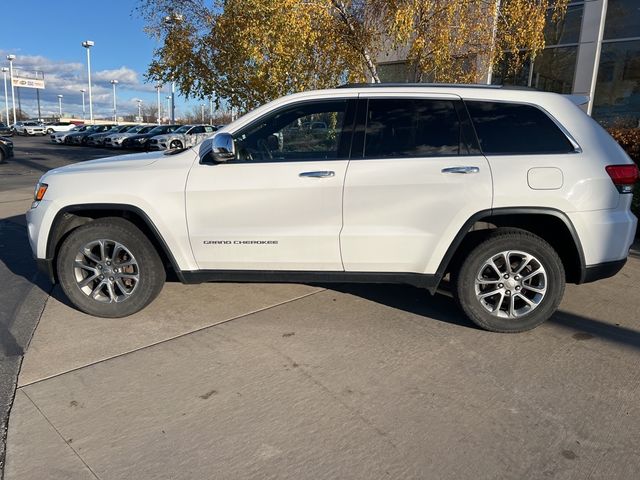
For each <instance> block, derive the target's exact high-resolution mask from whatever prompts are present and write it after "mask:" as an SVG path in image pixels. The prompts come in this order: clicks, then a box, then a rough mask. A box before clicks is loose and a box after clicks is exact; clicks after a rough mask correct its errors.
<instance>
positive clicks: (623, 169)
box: [606, 165, 640, 193]
mask: <svg viewBox="0 0 640 480" xmlns="http://www.w3.org/2000/svg"><path fill="white" fill-rule="evenodd" d="M606 169H607V173H608V174H609V176H610V177H611V180H612V181H613V184H614V185H615V186H616V188H617V189H618V191H619V192H620V193H632V192H633V185H634V184H635V183H636V182H637V181H638V179H639V178H640V173H639V172H638V166H637V165H608V166H607V167H606Z"/></svg>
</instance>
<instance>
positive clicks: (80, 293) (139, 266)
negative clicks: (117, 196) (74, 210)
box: [56, 218, 165, 318]
mask: <svg viewBox="0 0 640 480" xmlns="http://www.w3.org/2000/svg"><path fill="white" fill-rule="evenodd" d="M56 265H57V273H58V278H59V280H60V285H61V286H62V289H63V291H64V293H65V294H66V295H67V297H68V298H69V300H71V302H72V303H73V304H74V305H75V306H76V307H78V309H80V310H82V311H83V312H85V313H88V314H90V315H95V316H97V317H107V318H115V317H125V316H127V315H131V314H133V313H135V312H137V311H139V310H141V309H143V308H144V307H146V306H147V305H148V304H149V303H151V302H152V301H153V299H154V298H155V297H156V296H157V295H158V294H159V293H160V290H162V286H163V284H164V280H165V270H164V267H163V264H162V261H161V259H160V257H159V256H158V253H157V252H156V250H155V248H154V247H153V245H152V244H151V242H150V241H149V239H148V238H147V237H146V236H145V235H144V234H143V233H142V232H141V231H140V230H139V229H138V228H137V227H136V226H135V225H133V224H132V223H131V222H129V221H127V220H124V219H122V218H103V219H99V220H95V221H93V222H90V223H88V224H86V225H83V226H81V227H79V228H77V229H76V230H74V231H73V232H71V234H70V235H69V236H68V237H67V238H66V239H65V241H64V242H63V244H62V246H61V248H60V252H59V254H58V258H57V264H56Z"/></svg>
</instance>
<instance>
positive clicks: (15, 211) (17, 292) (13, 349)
mask: <svg viewBox="0 0 640 480" xmlns="http://www.w3.org/2000/svg"><path fill="white" fill-rule="evenodd" d="M14 144H15V147H16V148H15V154H16V156H15V158H12V159H10V160H9V161H8V162H7V163H3V164H1V165H0V475H1V472H2V468H3V466H4V440H5V435H6V427H7V416H8V413H9V410H10V408H11V404H12V401H13V395H14V392H15V387H16V378H17V376H18V370H19V368H20V363H21V361H22V355H23V353H24V351H25V350H26V348H27V346H28V344H29V340H30V338H31V335H32V333H33V330H34V328H35V326H36V324H37V322H38V318H39V316H40V314H41V313H42V309H43V308H44V303H45V301H46V299H47V297H48V294H49V291H50V289H51V285H50V284H49V282H48V281H47V279H46V278H44V276H43V275H39V274H38V272H37V269H36V265H35V262H34V261H33V258H32V256H31V249H30V248H29V243H28V240H27V232H26V225H25V218H24V213H25V212H26V211H27V209H28V208H29V205H30V204H31V201H32V198H33V187H34V185H35V183H36V181H37V180H38V178H39V177H40V175H42V173H43V172H46V171H47V170H49V169H50V168H55V167H58V166H61V165H66V164H68V163H71V162H73V161H78V160H81V159H88V158H95V157H96V156H104V155H105V154H108V152H105V151H104V150H97V149H91V148H90V149H75V150H71V151H69V152H66V154H65V155H59V152H60V151H61V150H60V149H62V150H63V151H64V150H69V149H65V148H64V147H58V148H56V146H54V145H50V144H47V139H46V138H42V137H37V138H24V137H15V138H14Z"/></svg>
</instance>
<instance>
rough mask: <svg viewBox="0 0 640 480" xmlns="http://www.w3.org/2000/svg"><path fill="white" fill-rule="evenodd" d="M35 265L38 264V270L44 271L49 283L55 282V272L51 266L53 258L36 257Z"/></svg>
mask: <svg viewBox="0 0 640 480" xmlns="http://www.w3.org/2000/svg"><path fill="white" fill-rule="evenodd" d="M36 265H37V266H38V270H40V271H41V272H42V273H44V274H45V275H46V276H47V278H48V279H49V281H50V282H51V283H53V284H55V283H56V272H55V270H54V268H53V259H49V258H36Z"/></svg>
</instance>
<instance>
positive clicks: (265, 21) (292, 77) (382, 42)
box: [140, 0, 567, 110]
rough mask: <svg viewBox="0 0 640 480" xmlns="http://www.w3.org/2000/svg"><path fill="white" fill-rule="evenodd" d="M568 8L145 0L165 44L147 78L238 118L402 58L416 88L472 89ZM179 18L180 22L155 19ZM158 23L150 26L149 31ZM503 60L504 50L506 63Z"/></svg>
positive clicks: (523, 3)
mask: <svg viewBox="0 0 640 480" xmlns="http://www.w3.org/2000/svg"><path fill="white" fill-rule="evenodd" d="M566 4H567V0H556V1H552V0H225V1H222V0H216V1H214V3H213V4H211V2H205V1H204V0H143V2H142V6H141V7H140V10H141V11H142V13H143V15H144V16H145V17H146V19H147V22H148V26H149V28H148V30H149V31H150V33H152V34H154V35H156V36H157V37H158V38H159V39H161V40H162V42H163V45H162V46H161V47H160V48H159V49H158V50H157V51H156V57H155V59H154V61H153V62H152V64H151V65H150V68H149V72H148V76H149V77H150V78H151V79H153V80H155V81H170V80H171V79H174V80H175V81H176V82H177V84H178V86H179V88H180V90H181V91H182V92H183V93H185V94H187V95H191V96H195V97H208V96H212V95H215V96H216V98H217V99H225V100H226V101H227V102H228V103H229V104H230V105H232V106H234V107H236V108H239V109H240V110H248V109H250V108H253V107H255V106H257V105H259V104H262V103H265V102H267V101H269V100H272V99H274V98H277V97H279V96H282V95H286V94H288V93H291V92H297V91H302V90H307V89H314V88H324V87H333V86H336V85H338V84H340V83H343V82H345V81H372V80H376V79H377V78H378V76H377V66H376V58H378V57H380V54H381V53H382V52H386V51H388V50H390V49H397V50H399V51H401V52H402V53H403V54H404V56H406V58H407V59H408V61H409V62H410V64H411V66H412V71H415V72H416V75H415V78H414V79H413V80H415V81H430V82H466V83H469V82H478V81H481V80H482V79H483V78H485V77H486V73H487V71H488V69H489V66H490V65H493V64H495V63H497V62H499V61H501V60H503V58H504V59H505V60H506V61H507V62H508V63H509V66H510V67H511V69H512V70H516V69H517V68H519V66H520V65H521V63H522V62H523V61H524V60H525V59H527V58H529V57H532V56H535V55H536V53H538V52H539V51H540V50H541V49H542V48H544V35H543V29H544V25H545V21H547V18H548V17H549V16H550V15H548V14H549V13H551V14H552V15H553V16H554V17H555V18H556V19H559V18H561V17H562V15H564V12H565V10H566ZM175 12H180V13H181V14H183V16H184V21H182V22H180V24H178V25H175V24H174V25H171V26H167V25H165V24H162V23H161V22H159V21H158V19H162V18H163V16H164V15H171V14H174V13H175ZM154 22H155V23H154ZM505 52H510V54H509V55H507V56H505Z"/></svg>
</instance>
